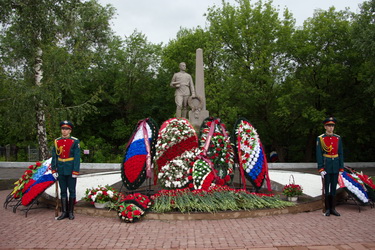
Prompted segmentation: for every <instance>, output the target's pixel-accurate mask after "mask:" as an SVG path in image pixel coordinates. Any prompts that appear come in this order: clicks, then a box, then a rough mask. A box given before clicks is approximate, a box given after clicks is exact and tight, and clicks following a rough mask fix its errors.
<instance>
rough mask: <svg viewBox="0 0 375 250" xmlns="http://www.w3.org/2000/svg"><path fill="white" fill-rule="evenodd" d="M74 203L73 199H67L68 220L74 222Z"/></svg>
mask: <svg viewBox="0 0 375 250" xmlns="http://www.w3.org/2000/svg"><path fill="white" fill-rule="evenodd" d="M74 203H75V198H69V210H68V211H69V220H74Z"/></svg>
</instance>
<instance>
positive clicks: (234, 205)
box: [151, 186, 295, 213]
mask: <svg viewBox="0 0 375 250" xmlns="http://www.w3.org/2000/svg"><path fill="white" fill-rule="evenodd" d="M151 198H152V199H153V202H154V205H153V206H152V207H151V209H152V211H153V212H156V213H167V212H174V211H178V212H181V213H190V212H207V213H215V212H220V211H228V210H229V211H238V210H253V209H264V208H284V207H287V206H294V205H295V204H294V203H291V202H288V201H282V200H281V199H279V198H278V197H275V196H273V195H267V194H260V193H251V192H248V191H246V190H242V189H241V190H236V189H231V188H229V187H225V186H214V187H210V188H209V189H208V190H202V189H201V190H193V191H191V190H190V189H188V188H185V189H176V190H161V191H160V192H158V193H157V194H155V195H153V196H151Z"/></svg>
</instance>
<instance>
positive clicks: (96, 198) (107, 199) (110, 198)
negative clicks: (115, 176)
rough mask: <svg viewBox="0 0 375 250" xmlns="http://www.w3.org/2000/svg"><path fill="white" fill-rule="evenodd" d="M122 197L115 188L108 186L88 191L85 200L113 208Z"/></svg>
mask: <svg viewBox="0 0 375 250" xmlns="http://www.w3.org/2000/svg"><path fill="white" fill-rule="evenodd" d="M121 197H122V195H121V194H120V193H119V192H117V191H116V190H115V189H114V188H112V187H110V186H108V185H106V186H104V187H103V186H100V185H99V186H98V187H96V188H91V189H90V188H88V189H86V195H85V197H84V198H83V200H85V201H88V202H90V203H91V204H95V203H100V204H106V205H107V206H111V205H113V204H115V203H116V202H118V201H119V200H120V199H121Z"/></svg>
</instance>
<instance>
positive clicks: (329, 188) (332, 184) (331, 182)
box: [324, 173, 339, 197]
mask: <svg viewBox="0 0 375 250" xmlns="http://www.w3.org/2000/svg"><path fill="white" fill-rule="evenodd" d="M338 179H339V174H338V173H337V174H326V175H325V176H324V194H325V196H326V197H327V196H328V195H332V196H335V195H336V188H337V182H338Z"/></svg>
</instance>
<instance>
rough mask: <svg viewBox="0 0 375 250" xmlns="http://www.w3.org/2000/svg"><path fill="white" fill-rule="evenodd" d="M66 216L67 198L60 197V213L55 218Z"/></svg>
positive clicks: (60, 218) (59, 218)
mask: <svg viewBox="0 0 375 250" xmlns="http://www.w3.org/2000/svg"><path fill="white" fill-rule="evenodd" d="M68 217H69V215H68V200H67V198H61V215H60V216H59V217H57V220H62V219H65V218H68Z"/></svg>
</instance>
